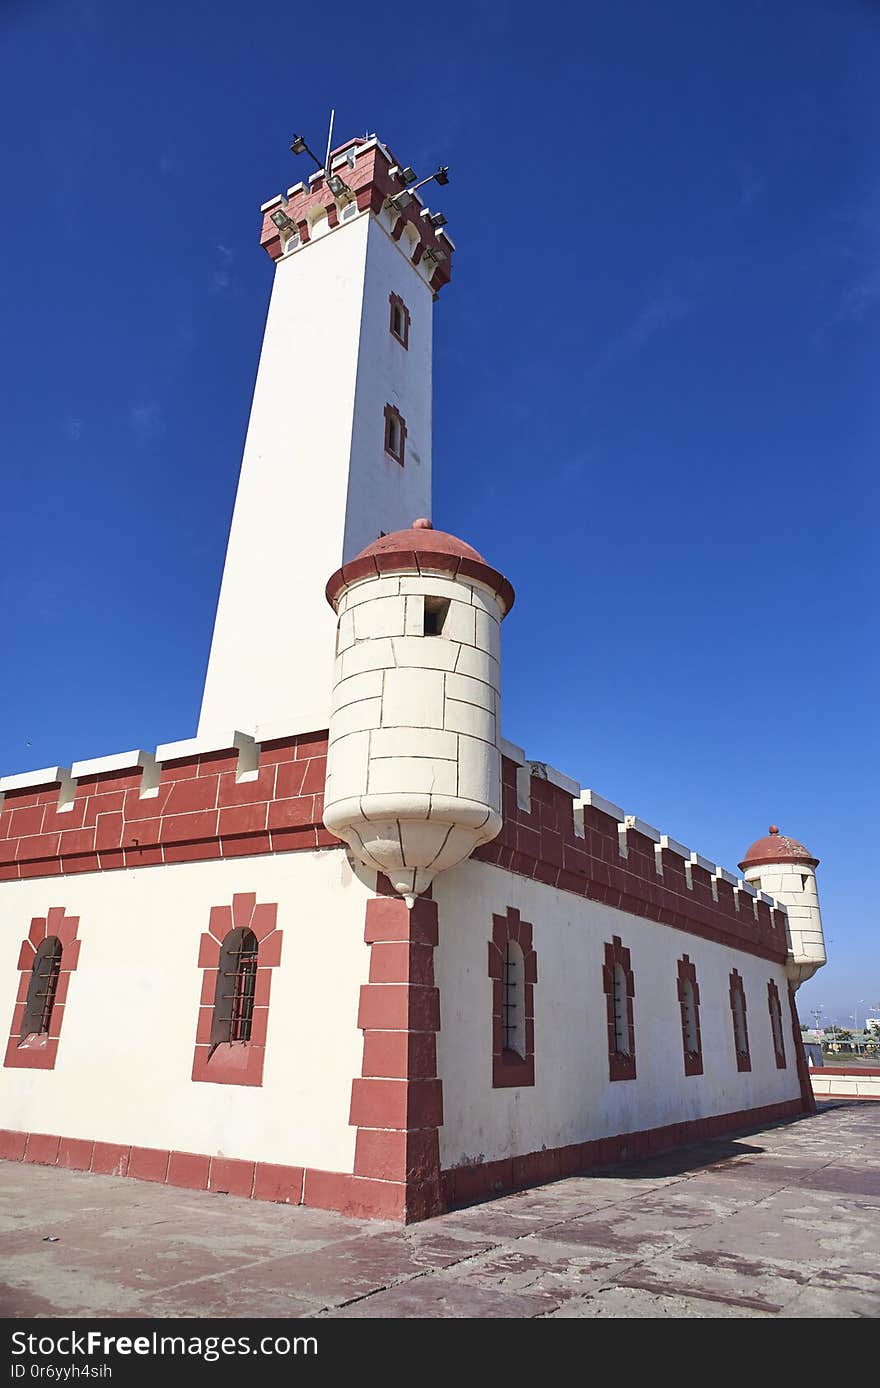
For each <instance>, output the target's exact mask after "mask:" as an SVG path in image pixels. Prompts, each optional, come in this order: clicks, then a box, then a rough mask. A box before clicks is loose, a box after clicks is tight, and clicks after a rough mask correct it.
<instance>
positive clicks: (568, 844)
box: [474, 741, 787, 960]
mask: <svg viewBox="0 0 880 1388" xmlns="http://www.w3.org/2000/svg"><path fill="white" fill-rule="evenodd" d="M501 750H502V780H503V785H502V814H503V820H504V823H503V827H502V830H501V833H500V834H499V835H498V837H497V838H496V839H494V840H493V841H492V842H491V843H488V844H484V845H483V846H482V847H481V848H478V849H477V850H476V852H475V854H474V857H476V858H479V859H482V860H483V861H485V862H494V863H496V864H497V865H498V866H499V867H506V868H508V869H509V870H511V871H513V872H517V873H521V874H522V875H524V876H527V877H533V878H535V879H536V880H537V881H541V882H545V883H547V885H549V886H556V887H559V888H561V889H562V890H565V891H571V892H575V893H577V894H579V895H581V896H586V897H589V898H590V899H592V900H599V901H604V902H605V903H606V904H607V905H609V906H616V907H618V908H619V909H620V910H624V911H629V912H631V913H632V914H634V915H640V916H647V917H649V918H650V919H653V920H658V921H661V922H663V923H664V924H667V925H672V926H675V927H676V928H678V929H682V930H688V931H691V932H692V933H695V934H698V935H704V936H706V937H708V938H712V939H719V938H721V939H723V940H724V941H725V942H726V943H728V944H732V945H735V946H736V947H738V948H746V949H749V950H750V951H751V952H753V953H758V954H763V955H765V956H766V957H768V958H772V959H777V960H784V958H785V956H786V952H787V932H786V922H787V910H786V907H785V906H784V905H782V904H781V903H780V902H778V901H775V900H774V899H773V898H772V897H770V896H768V895H767V894H766V893H765V892H760V891H756V890H755V889H754V888H753V887H751V886H750V885H749V883H747V882H745V881H744V880H743V879H742V878H741V877H735V876H734V875H733V873H731V872H728V871H727V870H726V869H725V868H723V867H721V866H720V865H719V864H717V863H714V862H712V861H711V860H710V859H708V858H704V857H702V855H701V854H699V853H696V852H694V851H693V850H691V849H689V848H687V847H686V846H685V845H684V844H682V843H679V842H678V840H677V839H674V838H672V837H670V836H669V835H668V834H663V833H661V832H660V831H659V830H658V829H655V828H654V826H653V825H651V824H647V823H645V821H644V820H642V819H639V818H638V816H636V815H632V814H627V813H626V812H625V811H624V810H623V809H622V808H621V806H619V805H616V804H614V802H613V801H611V800H607V799H605V797H604V796H601V795H599V794H597V792H596V791H593V790H582V789H581V788H580V787H579V786H578V784H577V782H576V781H574V780H572V778H571V777H569V776H566V775H564V774H563V773H562V772H560V771H557V770H556V769H555V768H554V767H551V766H548V765H547V764H546V763H545V762H535V761H530V760H528V759H527V758H526V755H525V753H524V751H523V750H522V749H521V748H519V747H516V746H515V745H514V744H513V743H510V742H506V741H502V744H501Z"/></svg>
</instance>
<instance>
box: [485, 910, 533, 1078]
mask: <svg viewBox="0 0 880 1388" xmlns="http://www.w3.org/2000/svg"><path fill="white" fill-rule="evenodd" d="M511 941H512V942H513V943H514V944H515V945H518V946H519V948H520V950H521V951H522V990H523V997H522V1002H521V1003H520V1004H518V1005H519V1006H521V1007H522V1009H523V1032H522V1035H523V1053H522V1055H520V1054H518V1053H517V1052H516V1051H515V1050H511V1049H510V1048H509V1047H506V1046H505V1044H504V1035H505V1024H504V1006H505V995H504V993H505V978H504V963H505V958H506V955H507V946H508V944H509V943H510V942H511ZM489 977H490V978H491V980H492V1088H493V1089H516V1088H520V1087H526V1086H529V1085H533V1084H534V1083H535V984H536V983H537V981H538V957H537V955H536V954H535V950H534V947H533V945H532V927H531V925H529V923H528V921H524V920H521V919H520V914H519V911H518V910H517V909H516V907H514V906H508V908H507V912H506V914H505V915H503V916H493V917H492V938H491V940H490V941H489Z"/></svg>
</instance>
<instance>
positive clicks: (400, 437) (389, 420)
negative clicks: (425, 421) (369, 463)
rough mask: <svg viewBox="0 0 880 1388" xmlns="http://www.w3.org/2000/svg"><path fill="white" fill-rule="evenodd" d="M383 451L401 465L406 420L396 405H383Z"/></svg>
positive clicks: (404, 446) (404, 453)
mask: <svg viewBox="0 0 880 1388" xmlns="http://www.w3.org/2000/svg"><path fill="white" fill-rule="evenodd" d="M385 452H386V453H387V454H388V455H389V456H390V457H392V458H393V459H394V461H395V462H396V463H399V464H400V466H401V467H403V462H404V457H405V455H406V420H405V419H404V417H403V415H402V414H401V413H400V410H398V408H397V406H396V405H386V406H385Z"/></svg>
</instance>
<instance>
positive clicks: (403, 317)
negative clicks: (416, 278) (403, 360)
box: [388, 294, 411, 351]
mask: <svg viewBox="0 0 880 1388" xmlns="http://www.w3.org/2000/svg"><path fill="white" fill-rule="evenodd" d="M388 301H389V303H390V305H391V322H390V325H389V326H390V330H391V336H392V337H396V338H397V341H398V342H399V343H400V345H401V347H403V348H405V349H406V350H407V351H408V350H409V325H410V321H411V320H410V316H409V309H408V308H407V306H406V304H405V303H404V302H403V300H402V299H401V297H400V295H399V294H389V296H388Z"/></svg>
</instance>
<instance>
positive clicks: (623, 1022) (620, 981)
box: [612, 964, 629, 1055]
mask: <svg viewBox="0 0 880 1388" xmlns="http://www.w3.org/2000/svg"><path fill="white" fill-rule="evenodd" d="M612 996H613V1001H614V1049H615V1050H616V1052H617V1054H618V1055H629V1017H628V1012H627V1005H626V971H625V969H624V967H623V965H622V964H615V965H614V983H613V994H612Z"/></svg>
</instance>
